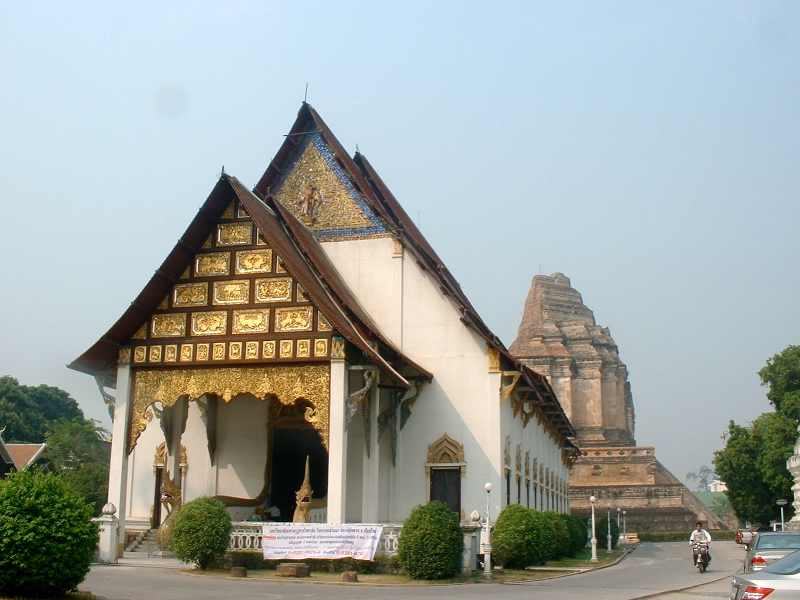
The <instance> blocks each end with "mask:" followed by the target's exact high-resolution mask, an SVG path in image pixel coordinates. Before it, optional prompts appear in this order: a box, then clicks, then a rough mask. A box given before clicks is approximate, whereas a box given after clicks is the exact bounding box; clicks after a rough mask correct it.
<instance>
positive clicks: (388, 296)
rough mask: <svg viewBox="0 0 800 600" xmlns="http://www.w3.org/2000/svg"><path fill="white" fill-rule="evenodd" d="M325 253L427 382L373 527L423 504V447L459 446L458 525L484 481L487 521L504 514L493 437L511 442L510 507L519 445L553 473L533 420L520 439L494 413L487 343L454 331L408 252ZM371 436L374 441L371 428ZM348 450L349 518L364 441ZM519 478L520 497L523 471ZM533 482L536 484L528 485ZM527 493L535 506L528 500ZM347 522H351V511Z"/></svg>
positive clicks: (551, 456)
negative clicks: (392, 489) (427, 375)
mask: <svg viewBox="0 0 800 600" xmlns="http://www.w3.org/2000/svg"><path fill="white" fill-rule="evenodd" d="M323 248H324V249H325V251H326V252H327V253H328V255H329V257H330V258H331V260H332V262H333V263H334V265H335V266H336V268H337V270H338V271H339V272H340V273H341V275H342V277H343V279H344V280H345V282H346V283H347V284H348V286H349V287H350V288H351V290H352V291H353V292H354V294H355V295H356V296H357V297H358V298H359V300H360V301H361V303H362V305H363V306H364V308H365V309H366V310H367V312H368V313H369V314H370V315H371V316H372V317H373V319H375V321H376V323H377V325H378V326H379V327H380V329H381V331H382V332H383V333H384V334H385V335H387V336H388V337H390V339H391V341H392V342H393V343H394V344H395V345H397V346H398V348H400V349H401V350H402V351H403V352H404V353H405V354H406V355H407V356H409V357H410V358H411V359H412V360H414V361H416V362H417V363H418V364H419V365H420V366H422V367H424V368H425V369H427V370H428V371H430V372H431V373H433V374H434V379H433V382H432V383H430V384H429V385H428V386H426V387H425V389H424V390H423V392H422V394H421V395H420V398H419V399H418V400H417V402H416V404H415V405H414V407H413V409H412V415H411V417H410V419H409V420H408V422H407V424H406V426H405V428H404V429H403V430H402V431H401V432H400V433H399V438H398V456H397V466H396V468H395V469H394V470H393V472H392V484H391V485H394V486H396V488H397V493H393V494H390V497H391V498H393V499H394V501H393V503H392V504H393V506H392V508H391V509H390V510H386V509H385V508H380V509H379V510H378V513H377V514H378V516H379V518H381V519H382V520H387V521H397V520H402V519H404V518H405V517H406V516H407V515H408V513H409V512H410V511H411V509H412V508H413V507H414V506H416V505H418V504H424V503H425V502H427V501H428V500H429V495H430V481H429V478H428V475H427V473H426V470H425V463H426V462H427V459H428V456H427V455H428V447H429V445H430V444H432V443H433V442H435V441H436V440H438V439H439V438H440V437H441V436H442V435H443V434H445V433H447V434H448V435H449V436H450V437H451V438H453V439H455V440H456V441H458V442H459V443H461V444H463V445H464V453H465V460H466V463H467V465H466V472H465V476H464V477H463V478H462V480H461V506H462V509H463V516H464V517H467V516H468V515H469V513H470V512H471V511H472V510H474V509H478V510H480V511H483V510H485V506H486V492H485V491H484V484H485V483H486V482H487V481H491V482H492V483H493V485H494V489H493V491H492V505H493V507H494V508H493V514H494V515H495V516H496V514H497V511H498V510H499V509H500V508H502V506H503V505H504V504H505V489H504V485H505V479H504V474H503V468H504V467H503V462H502V461H503V444H504V442H505V438H504V435H505V434H503V435H501V432H511V431H514V432H515V433H514V435H513V438H514V441H513V443H512V465H511V468H512V486H514V491H513V493H512V502H516V478H515V476H516V472H515V464H514V461H515V457H514V456H513V454H514V452H515V448H516V444H517V443H521V444H522V445H523V448H522V452H523V457H524V453H525V450H528V449H530V451H531V456H532V457H538V458H539V462H540V463H542V464H545V465H546V466H548V467H549V468H550V470H551V471H557V470H558V468H560V465H561V459H560V450H559V448H558V445H557V444H555V443H554V442H553V441H552V438H550V437H549V436H547V435H546V434H544V432H543V430H542V432H541V433H542V435H534V436H531V435H529V434H527V433H526V431H527V429H531V428H532V427H535V426H536V425H537V424H536V420H535V419H533V420H531V421H530V422H529V423H528V427H527V428H526V431H522V429H521V427H522V426H521V419H520V418H519V417H517V418H516V419H515V418H514V417H513V415H512V412H513V411H512V409H511V406H510V402H508V401H507V402H506V404H505V405H504V406H503V407H502V408H501V407H500V405H499V394H500V389H499V376H498V375H497V374H490V373H489V369H488V354H487V348H486V341H485V340H484V339H483V338H481V337H480V336H478V335H477V334H476V333H475V332H474V331H473V330H472V329H470V328H468V327H466V326H465V325H464V324H463V322H461V320H460V314H459V312H458V309H457V307H456V305H455V303H454V302H453V301H452V300H451V299H450V298H449V297H448V296H446V295H445V294H444V293H443V292H442V290H441V289H440V286H439V284H438V282H437V281H436V280H435V279H434V278H433V277H432V276H431V275H430V273H428V272H426V271H425V270H424V269H422V268H420V267H419V265H418V264H417V262H416V259H415V258H414V257H413V255H412V254H411V253H410V252H407V251H406V252H403V253H402V256H401V255H400V254H399V253H398V252H397V246H396V245H395V242H394V240H392V239H391V238H379V239H368V240H358V241H344V242H325V243H324V244H323ZM501 411H502V412H501ZM501 414H502V416H501ZM355 418H360V417H359V415H357V416H356V417H355ZM501 420H502V421H501ZM539 429H541V427H540V426H539ZM351 435H352V434H351ZM373 435H377V430H376V428H373ZM353 441H354V440H353V438H352V437H351V438H350V440H349V442H348V447H349V448H350V449H351V450H350V452H349V453H348V454H349V455H350V456H349V460H348V505H351V508H352V502H356V501H357V499H356V497H355V496H354V495H353V494H354V493H351V485H352V482H353V481H354V477H355V476H356V470H357V469H358V468H359V467H363V464H362V463H361V462H360V461H361V460H362V458H361V457H359V456H354V454H353V450H352V448H354V447H355V448H358V449H359V451H360V452H363V449H364V441H363V439H362V440H359V442H358V444H353ZM548 450H550V452H548ZM553 451H554V452H553ZM382 456H385V454H383V455H382ZM363 460H366V457H363ZM379 460H380V459H379ZM354 461H355V462H354ZM556 461H557V462H556ZM357 465H358V466H357ZM380 474H381V482H380V483H379V489H385V488H386V487H387V486H388V485H390V484H388V483H387V481H388V480H389V477H388V476H387V475H386V474H387V470H386V466H385V463H383V462H381V468H380ZM521 476H522V478H523V482H522V488H523V489H524V468H523V471H522V473H521ZM531 479H532V482H533V481H534V480H535V478H534V477H533V475H532V477H531ZM531 493H532V496H533V490H532V492H531ZM357 495H358V497H361V498H363V499H365V498H367V497H373V498H375V499H376V501H378V502H379V503H380V504H381V505H382V506H386V502H385V501H384V500H383V499H382V498H381V496H382V494H378V495H372V496H368V495H367V494H365V493H364V492H363V490H361V489H359V491H358V493H357ZM364 501H366V500H364ZM353 510H355V509H353ZM347 514H348V520H350V515H351V514H352V513H351V510H350V509H348V511H347Z"/></svg>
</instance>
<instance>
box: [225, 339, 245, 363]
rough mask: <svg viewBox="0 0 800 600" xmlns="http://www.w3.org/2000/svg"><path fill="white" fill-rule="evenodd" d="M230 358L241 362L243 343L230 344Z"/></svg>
mask: <svg viewBox="0 0 800 600" xmlns="http://www.w3.org/2000/svg"><path fill="white" fill-rule="evenodd" d="M228 358H230V359H231V360H239V359H240V358H242V342H231V343H230V344H228Z"/></svg>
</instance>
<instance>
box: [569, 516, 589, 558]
mask: <svg viewBox="0 0 800 600" xmlns="http://www.w3.org/2000/svg"><path fill="white" fill-rule="evenodd" d="M566 517H567V519H566V520H567V527H568V529H569V552H568V553H567V556H570V557H574V556H577V555H578V553H579V552H580V551H581V550H583V549H584V548H585V547H586V540H587V538H588V537H589V526H588V525H587V524H586V521H585V520H584V519H581V518H580V517H576V516H575V515H566Z"/></svg>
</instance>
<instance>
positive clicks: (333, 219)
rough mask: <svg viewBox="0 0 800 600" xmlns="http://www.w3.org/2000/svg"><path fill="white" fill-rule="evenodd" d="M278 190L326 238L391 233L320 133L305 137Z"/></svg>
mask: <svg viewBox="0 0 800 600" xmlns="http://www.w3.org/2000/svg"><path fill="white" fill-rule="evenodd" d="M276 190H277V192H276V194H275V197H276V198H277V199H278V200H279V201H280V202H281V203H282V204H283V205H284V206H286V207H287V208H288V209H289V210H290V211H292V213H293V214H294V215H296V216H297V217H298V218H299V219H300V220H301V221H303V222H304V223H305V224H306V225H308V226H309V227H310V228H311V229H313V230H314V231H315V232H316V234H317V235H318V236H319V237H320V238H322V239H328V238H330V239H333V238H346V237H370V236H375V235H386V234H388V233H389V230H388V229H387V228H386V226H385V225H384V224H383V222H382V221H381V220H380V219H379V218H378V217H377V215H376V214H375V213H374V212H373V211H372V209H371V208H370V206H369V204H368V203H367V202H366V200H365V199H364V197H363V196H362V194H361V193H360V192H359V191H358V190H357V189H356V188H355V186H353V184H352V182H351V181H350V179H349V177H348V175H347V172H346V171H345V170H344V169H343V168H342V167H341V165H339V163H338V162H337V161H336V159H335V158H334V156H333V153H332V151H331V150H330V148H329V147H328V146H327V145H326V144H325V142H324V140H323V138H322V136H321V135H320V134H319V133H310V134H307V135H306V136H305V138H304V140H303V142H302V143H301V144H300V145H299V146H298V149H297V151H296V153H295V156H294V158H293V162H292V164H291V166H290V167H289V169H288V170H287V172H286V174H285V175H284V176H283V177H282V178H281V180H280V181H279V182H278V184H277V186H276Z"/></svg>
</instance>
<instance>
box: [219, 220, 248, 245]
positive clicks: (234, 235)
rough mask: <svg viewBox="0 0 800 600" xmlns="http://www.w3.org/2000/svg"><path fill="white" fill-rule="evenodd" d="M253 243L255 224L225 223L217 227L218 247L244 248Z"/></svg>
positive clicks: (246, 222)
mask: <svg viewBox="0 0 800 600" xmlns="http://www.w3.org/2000/svg"><path fill="white" fill-rule="evenodd" d="M252 241H253V223H252V222H251V221H245V222H243V223H223V224H222V225H218V226H217V245H218V246H243V245H245V244H250V243H252Z"/></svg>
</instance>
